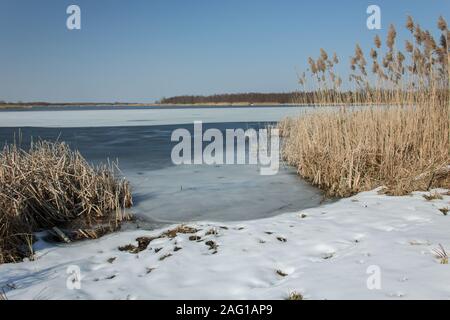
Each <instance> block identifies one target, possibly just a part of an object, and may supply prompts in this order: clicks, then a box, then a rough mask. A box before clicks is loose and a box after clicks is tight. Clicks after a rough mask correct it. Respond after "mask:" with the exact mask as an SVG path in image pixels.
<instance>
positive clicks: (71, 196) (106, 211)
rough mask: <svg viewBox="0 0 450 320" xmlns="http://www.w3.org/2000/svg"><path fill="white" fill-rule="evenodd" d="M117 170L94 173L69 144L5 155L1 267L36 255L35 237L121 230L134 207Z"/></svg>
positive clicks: (10, 150) (0, 185) (8, 150)
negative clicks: (51, 232) (92, 229)
mask: <svg viewBox="0 0 450 320" xmlns="http://www.w3.org/2000/svg"><path fill="white" fill-rule="evenodd" d="M115 173H116V167H115V166H114V165H113V164H112V165H109V166H100V167H97V168H93V167H92V166H90V165H89V164H88V163H87V162H86V160H85V159H84V158H83V157H82V156H81V154H80V153H79V152H77V151H71V150H70V149H69V147H68V146H67V145H66V144H64V143H59V142H57V143H51V142H45V141H41V142H38V143H34V144H32V146H31V148H30V150H29V151H25V150H23V149H20V148H18V147H17V146H16V145H9V146H5V148H4V149H3V151H2V152H1V153H0V263H5V262H15V261H18V260H20V259H21V258H24V257H29V256H31V255H32V243H33V233H34V232H36V231H40V230H44V229H50V228H53V227H55V226H56V227H58V228H61V229H62V230H67V229H68V230H71V229H73V228H75V229H78V230H81V228H85V227H91V226H99V225H101V228H103V229H105V228H109V229H110V230H113V229H116V228H117V227H118V226H119V225H120V222H121V221H123V220H124V219H125V218H127V215H126V214H125V213H124V208H128V207H131V206H132V198H131V192H130V187H129V184H128V182H127V181H125V180H120V179H119V178H117V177H116V175H115Z"/></svg>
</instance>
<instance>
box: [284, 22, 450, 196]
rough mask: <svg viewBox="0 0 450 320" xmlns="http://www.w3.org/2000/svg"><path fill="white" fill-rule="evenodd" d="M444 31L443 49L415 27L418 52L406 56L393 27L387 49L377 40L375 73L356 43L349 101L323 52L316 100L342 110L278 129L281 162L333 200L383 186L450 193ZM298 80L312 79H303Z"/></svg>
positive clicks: (315, 70) (316, 72)
mask: <svg viewBox="0 0 450 320" xmlns="http://www.w3.org/2000/svg"><path fill="white" fill-rule="evenodd" d="M411 21H412V20H411ZM409 26H410V27H411V25H409ZM439 28H440V30H441V32H442V36H441V43H440V44H437V43H436V42H435V41H434V39H433V37H432V35H431V33H430V32H428V31H424V30H421V29H420V27H419V26H418V25H417V26H414V24H413V30H412V31H411V32H412V33H413V34H414V35H413V37H414V39H415V41H413V43H414V44H411V43H409V44H410V45H412V46H413V49H411V47H410V46H409V45H408V46H407V53H406V54H403V53H402V52H401V51H400V50H397V49H396V47H395V46H394V44H393V43H395V36H396V32H395V28H394V27H393V26H392V27H391V28H390V31H389V34H388V39H387V41H386V45H385V46H384V47H383V46H382V44H381V43H380V42H379V41H376V42H375V43H376V48H375V49H373V51H372V52H371V57H372V58H373V70H372V73H373V74H372V75H369V74H368V71H367V70H366V68H367V61H366V59H365V57H364V54H363V52H362V50H361V48H360V47H359V46H357V47H356V50H355V56H354V57H352V61H351V69H352V70H353V73H352V75H351V77H350V79H351V80H352V83H353V86H354V91H353V93H354V94H353V98H352V99H350V100H349V101H346V100H345V99H343V97H342V95H340V94H339V86H340V84H341V83H342V81H341V80H340V78H339V81H338V78H337V75H336V74H335V72H334V67H335V65H336V64H337V63H338V60H337V59H334V58H333V59H330V58H329V57H328V55H327V54H326V52H325V51H324V50H322V51H321V55H320V57H319V59H318V60H317V61H316V60H314V59H312V58H311V59H310V61H309V63H310V66H311V67H310V69H309V71H310V74H311V77H310V78H311V79H313V80H315V81H316V82H317V83H316V85H317V86H318V87H317V90H316V91H315V94H314V96H315V98H314V99H315V100H314V101H315V102H316V104H317V105H322V104H323V105H326V104H338V105H340V106H341V107H338V108H336V109H335V110H333V111H330V110H327V111H325V110H324V111H318V112H315V113H312V114H306V115H302V116H301V117H299V118H295V119H294V118H289V119H286V120H284V121H282V122H281V123H280V124H279V128H280V132H281V133H282V135H283V136H284V142H283V157H284V159H285V160H286V161H287V162H288V163H289V164H291V165H293V166H295V167H296V168H297V171H298V173H299V175H301V176H302V177H303V178H305V179H307V180H309V181H310V182H312V183H313V184H314V185H317V186H319V187H320V188H322V189H324V190H325V191H326V192H327V193H328V195H330V196H350V195H352V194H355V193H357V192H360V191H366V190H372V189H374V188H376V187H379V186H386V187H387V189H386V193H388V194H392V195H403V194H407V193H409V192H411V191H413V190H429V189H430V188H432V187H443V188H450V168H449V167H448V164H449V163H450V161H449V151H450V149H449V90H448V88H449V80H448V70H449V67H448V64H449V61H450V55H449V54H448V46H447V43H448V41H447V40H448V34H449V32H448V30H447V27H446V24H445V28H443V25H442V23H441V24H440V27H439ZM383 49H384V50H385V54H384V57H383ZM374 52H375V53H374ZM382 57H383V58H382ZM381 58H382V61H379V59H381ZM300 80H301V83H302V84H304V83H305V82H306V76H305V74H303V75H302V77H301V79H300ZM355 97H357V98H355ZM354 104H358V105H360V107H359V108H355V107H353V106H352V105H354ZM362 105H364V107H361V106H362Z"/></svg>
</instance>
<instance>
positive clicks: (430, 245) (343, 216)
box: [0, 190, 450, 299]
mask: <svg viewBox="0 0 450 320" xmlns="http://www.w3.org/2000/svg"><path fill="white" fill-rule="evenodd" d="M438 191H439V192H440V193H442V194H443V196H442V197H443V198H442V199H435V200H431V201H428V200H426V199H425V198H424V197H423V195H424V194H426V193H420V192H416V193H414V194H413V195H410V196H403V197H389V196H385V195H380V194H378V193H377V191H376V190H375V191H371V192H365V193H360V194H358V195H356V196H354V197H351V198H347V199H342V200H340V201H338V202H335V203H332V204H328V205H324V206H321V207H317V208H313V209H308V210H304V211H302V212H296V213H288V214H283V215H280V216H276V217H271V218H267V219H262V220H252V221H245V222H236V223H210V222H197V223H188V224H187V226H189V227H192V228H195V229H197V230H198V231H196V232H194V231H195V230H189V229H187V230H185V231H186V232H187V233H178V234H177V235H176V236H175V237H172V236H173V235H174V234H173V233H172V234H170V235H167V234H166V235H163V236H161V237H159V238H156V239H154V240H152V241H151V242H150V243H148V246H147V247H146V248H145V246H146V243H145V239H146V238H144V241H143V242H144V245H143V246H141V248H137V247H129V248H127V249H129V250H128V251H127V250H125V251H120V250H119V249H118V248H119V247H123V246H126V245H128V244H132V245H133V246H137V242H136V239H137V238H138V237H147V238H149V237H158V236H160V235H162V234H163V233H164V231H167V230H171V229H173V228H174V227H176V226H172V227H170V228H166V229H164V230H154V231H145V230H138V231H123V232H119V233H115V234H111V235H108V236H106V237H104V238H102V239H99V240H91V241H84V242H80V243H75V244H70V245H61V246H49V245H47V244H45V243H43V242H39V243H37V245H36V246H37V248H38V250H37V254H36V260H35V261H26V262H22V263H19V264H5V265H1V266H0V287H3V289H4V291H5V292H6V295H7V297H8V299H164V298H172V299H285V298H287V296H288V295H289V292H292V291H296V292H298V293H301V294H302V295H303V296H304V298H305V299H420V298H424V299H430V298H437V299H449V298H450V281H448V279H450V265H448V264H440V260H439V259H438V258H437V257H436V256H435V254H434V252H433V249H435V248H438V246H439V244H442V246H443V247H444V248H447V250H450V216H447V215H444V213H443V212H442V211H440V209H443V208H449V207H450V196H448V195H447V193H446V191H444V190H438ZM237 210H238V209H237ZM444 211H445V210H444ZM148 240H151V239H147V241H148ZM141 241H142V240H141ZM139 250H142V251H140V252H137V251H139ZM129 251H134V253H133V252H129ZM136 252H137V253H136ZM70 266H72V269H73V266H78V267H79V268H80V271H81V282H80V285H81V289H79V290H77V289H74V290H70V289H68V288H67V279H68V277H69V282H70V280H73V277H71V276H70V275H68V274H67V270H68V267H70ZM373 270H378V271H379V275H380V278H379V279H380V280H381V288H380V289H373V290H369V289H368V286H367V280H368V278H369V277H374V276H376V274H369V273H368V271H373ZM371 279H373V278H371Z"/></svg>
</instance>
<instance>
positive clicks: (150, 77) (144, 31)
mask: <svg viewBox="0 0 450 320" xmlns="http://www.w3.org/2000/svg"><path fill="white" fill-rule="evenodd" d="M70 4H77V5H79V6H80V7H81V10H82V29H81V30H79V31H69V30H67V28H66V19H67V14H66V8H67V6H68V5H70ZM370 4H377V5H379V6H380V7H381V10H382V27H383V29H382V30H381V32H380V34H382V35H384V33H385V31H386V29H387V27H388V25H389V23H391V22H393V23H395V24H397V26H398V27H400V26H401V27H402V29H403V25H404V21H405V17H406V15H407V14H411V15H413V16H414V17H415V19H416V20H417V21H419V22H420V24H421V25H422V26H424V27H427V28H432V29H433V30H436V28H435V24H436V19H437V17H438V16H439V15H440V14H442V15H444V17H445V18H446V19H447V20H449V18H450V15H449V13H450V1H449V0H373V1H365V0H339V1H337V0H334V1H331V0H330V1H325V0H312V1H306V0H126V1H125V0H70V1H66V0H39V1H31V0H0V46H1V47H0V72H1V76H0V100H7V101H18V100H22V101H54V102H55V101H60V102H65V101H80V102H81V101H136V102H138V101H142V102H151V101H153V100H155V99H159V98H161V97H163V96H166V97H167V96H173V95H180V94H212V93H226V92H248V91H258V92H273V91H274V92H277V91H279V92H282V91H291V90H296V89H297V88H298V87H297V80H296V70H301V69H303V68H305V67H306V59H307V57H308V56H310V55H317V53H318V51H319V48H320V47H324V48H325V49H326V50H328V51H329V52H332V51H336V52H337V53H338V55H339V56H340V57H341V59H342V60H345V61H344V62H345V65H346V66H347V65H348V63H347V61H348V57H349V56H350V55H351V54H352V51H353V48H354V44H355V42H357V41H358V42H359V43H361V45H362V47H363V49H367V48H368V46H369V45H370V44H371V43H372V38H373V36H374V35H375V33H376V31H370V30H368V29H367V28H366V18H367V14H366V8H367V6H368V5H370ZM449 22H450V21H449ZM398 29H400V28H398ZM399 33H400V35H401V34H403V33H402V32H399ZM343 72H344V71H343Z"/></svg>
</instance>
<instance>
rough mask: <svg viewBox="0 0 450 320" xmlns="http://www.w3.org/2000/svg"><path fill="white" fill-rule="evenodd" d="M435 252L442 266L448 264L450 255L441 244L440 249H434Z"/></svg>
mask: <svg viewBox="0 0 450 320" xmlns="http://www.w3.org/2000/svg"><path fill="white" fill-rule="evenodd" d="M433 252H434V254H435V255H436V257H437V258H438V259H439V261H440V263H441V264H448V254H447V252H446V251H445V249H444V247H443V246H442V245H441V244H439V248H436V249H433Z"/></svg>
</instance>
